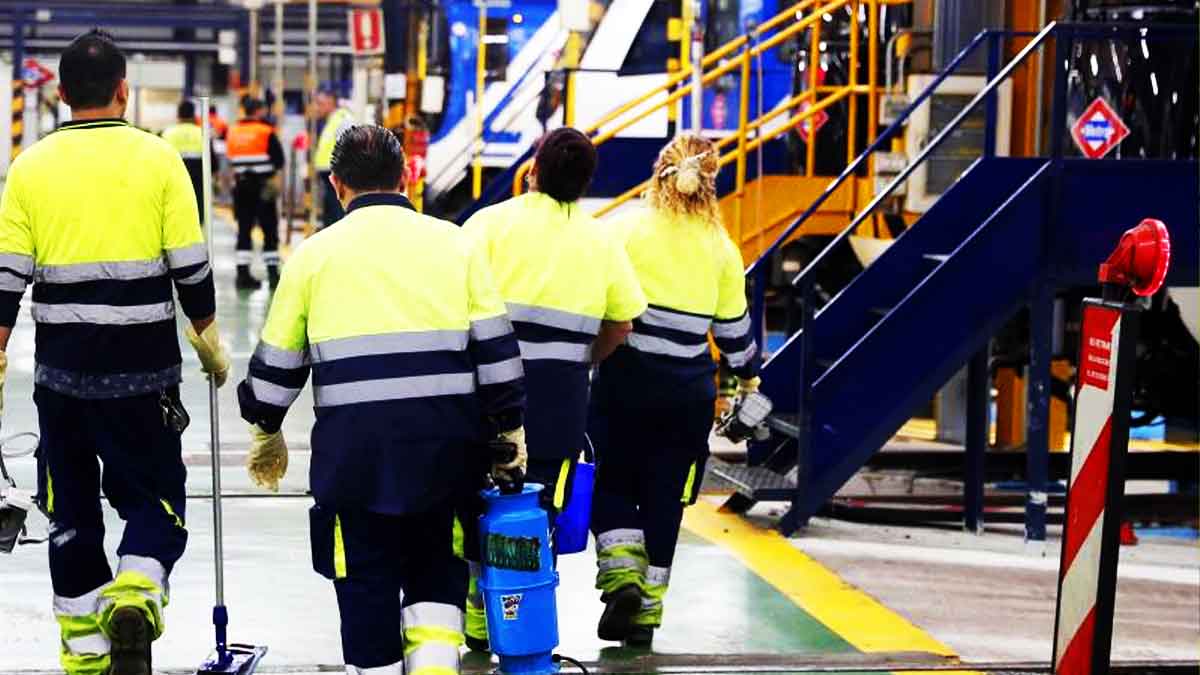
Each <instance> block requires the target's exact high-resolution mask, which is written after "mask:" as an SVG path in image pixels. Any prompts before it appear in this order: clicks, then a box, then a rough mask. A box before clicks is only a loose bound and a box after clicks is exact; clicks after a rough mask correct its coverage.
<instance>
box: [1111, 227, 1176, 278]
mask: <svg viewBox="0 0 1200 675" xmlns="http://www.w3.org/2000/svg"><path fill="white" fill-rule="evenodd" d="M1170 265H1171V237H1170V235H1169V234H1168V233H1167V226H1166V225H1163V223H1162V221H1161V220H1155V219H1153V218H1146V219H1145V220H1143V221H1142V222H1141V223H1138V226H1137V227H1135V228H1132V229H1129V230H1126V231H1125V234H1123V235H1121V242H1120V243H1119V244H1117V250H1115V251H1113V252H1112V255H1110V256H1108V260H1105V261H1104V263H1103V264H1102V265H1100V283H1102V284H1117V285H1119V286H1128V287H1130V288H1132V289H1133V292H1134V293H1136V294H1137V295H1143V296H1145V295H1154V294H1155V293H1156V292H1157V291H1158V289H1159V288H1161V287H1162V285H1163V280H1165V279H1166V278H1167V268H1168V267H1169V266H1170Z"/></svg>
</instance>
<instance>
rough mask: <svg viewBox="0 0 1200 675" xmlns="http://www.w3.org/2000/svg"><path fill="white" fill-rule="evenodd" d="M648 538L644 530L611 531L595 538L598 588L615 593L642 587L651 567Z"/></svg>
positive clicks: (601, 533) (604, 591)
mask: <svg viewBox="0 0 1200 675" xmlns="http://www.w3.org/2000/svg"><path fill="white" fill-rule="evenodd" d="M648 564H649V563H648V559H647V557H646V538H645V535H644V534H643V533H642V531H641V530H633V529H625V530H609V531H608V532H600V533H599V534H597V535H596V588H597V589H599V590H600V591H601V592H603V593H612V592H613V591H615V590H617V589H619V588H621V587H623V586H629V585H634V586H637V587H639V588H640V587H641V585H642V580H643V577H644V575H645V570H646V566H647V565H648Z"/></svg>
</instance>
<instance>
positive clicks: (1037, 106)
mask: <svg viewBox="0 0 1200 675" xmlns="http://www.w3.org/2000/svg"><path fill="white" fill-rule="evenodd" d="M1044 25H1046V0H1038V28H1039V29H1040V28H1041V27H1042V26H1044ZM1034 68H1036V69H1037V71H1036V72H1037V74H1036V75H1035V76H1034V83H1035V84H1034V94H1033V155H1034V157H1040V156H1041V154H1042V87H1043V86H1044V85H1043V80H1044V79H1045V73H1046V50H1045V49H1040V48H1039V49H1038V53H1037V61H1036V65H1034Z"/></svg>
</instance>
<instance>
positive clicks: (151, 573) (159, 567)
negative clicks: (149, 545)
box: [117, 555, 167, 588]
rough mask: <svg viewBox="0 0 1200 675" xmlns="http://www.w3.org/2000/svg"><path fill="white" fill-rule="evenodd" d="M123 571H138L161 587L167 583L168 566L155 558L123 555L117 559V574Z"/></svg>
mask: <svg viewBox="0 0 1200 675" xmlns="http://www.w3.org/2000/svg"><path fill="white" fill-rule="evenodd" d="M122 572H137V573H138V574H140V575H142V576H144V577H146V578H147V579H149V580H150V581H151V582H152V583H153V584H154V585H155V586H158V587H159V588H163V587H164V586H166V583H167V568H165V567H163V564H162V563H160V562H159V561H157V560H155V559H154V558H150V557H147V556H143V555H123V556H121V557H120V558H119V559H118V560H117V576H120V575H121V573H122Z"/></svg>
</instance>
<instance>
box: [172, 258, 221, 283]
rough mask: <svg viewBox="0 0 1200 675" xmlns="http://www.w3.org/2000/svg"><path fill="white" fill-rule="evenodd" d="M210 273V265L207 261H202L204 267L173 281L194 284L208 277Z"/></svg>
mask: <svg viewBox="0 0 1200 675" xmlns="http://www.w3.org/2000/svg"><path fill="white" fill-rule="evenodd" d="M210 274H212V267H210V266H209V264H208V263H204V267H201V268H200V269H198V270H196V271H195V272H194V273H192V274H189V275H187V276H186V277H184V278H182V279H176V280H175V283H177V284H183V285H184V286H195V285H196V284H198V283H200V282H202V281H204V280H205V279H207V278H208V275H210Z"/></svg>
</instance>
